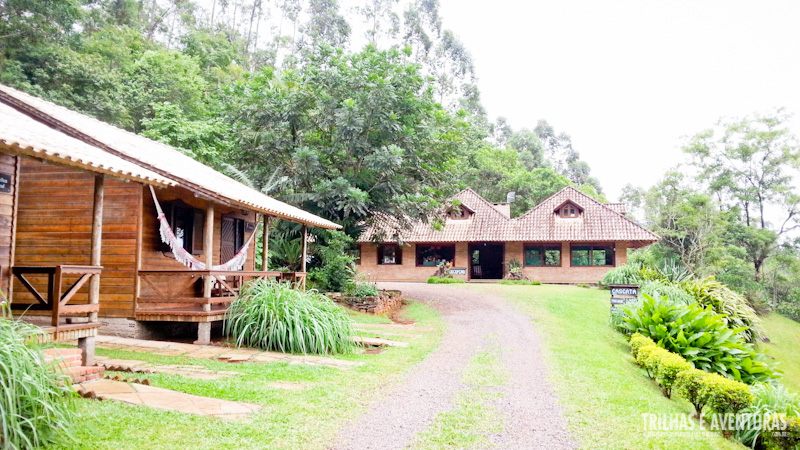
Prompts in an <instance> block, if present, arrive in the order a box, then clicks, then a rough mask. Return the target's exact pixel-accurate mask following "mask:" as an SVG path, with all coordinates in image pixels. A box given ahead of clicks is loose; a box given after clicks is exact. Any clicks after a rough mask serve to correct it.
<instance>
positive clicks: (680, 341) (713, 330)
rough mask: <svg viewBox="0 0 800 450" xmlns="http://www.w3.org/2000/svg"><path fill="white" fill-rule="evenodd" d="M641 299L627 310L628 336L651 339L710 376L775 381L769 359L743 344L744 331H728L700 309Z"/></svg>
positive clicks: (714, 316)
mask: <svg viewBox="0 0 800 450" xmlns="http://www.w3.org/2000/svg"><path fill="white" fill-rule="evenodd" d="M642 297H643V300H642V302H641V304H640V305H638V306H637V307H628V308H626V309H625V313H626V314H627V317H625V318H623V323H622V327H623V328H624V329H625V330H626V331H627V332H628V333H635V332H638V333H641V334H643V335H645V336H648V337H650V338H651V339H653V341H655V342H656V344H658V346H659V347H663V348H665V349H667V350H669V351H672V352H675V353H678V354H679V355H681V356H683V357H684V358H685V359H686V360H687V361H689V362H690V363H691V364H692V365H693V366H694V367H695V368H698V369H702V370H705V371H707V372H715V373H719V374H721V375H724V376H727V377H730V378H732V379H734V380H739V381H743V382H745V383H747V384H754V383H758V382H765V381H770V380H773V379H775V378H776V374H775V373H774V371H773V369H772V368H771V367H770V365H769V364H767V362H766V357H765V356H764V355H763V354H762V353H760V352H758V351H756V350H755V349H754V348H753V346H752V345H751V344H748V343H746V342H744V341H743V340H742V338H741V337H740V336H739V335H738V333H740V332H741V331H742V330H741V329H730V328H728V327H727V325H726V323H725V321H724V320H723V319H724V316H722V315H719V314H717V313H715V312H714V311H712V310H711V309H710V308H706V309H704V308H701V307H700V306H699V305H685V304H683V303H680V302H672V301H670V300H668V299H658V300H657V299H654V298H653V297H650V296H648V295H643V296H642Z"/></svg>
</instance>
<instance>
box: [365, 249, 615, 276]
mask: <svg viewBox="0 0 800 450" xmlns="http://www.w3.org/2000/svg"><path fill="white" fill-rule="evenodd" d="M578 245H580V244H578ZM614 247H615V251H614V260H615V265H616V266H621V265H624V264H625V263H627V261H628V246H627V244H626V243H625V242H617V243H616V244H615V246H614ZM523 248H524V244H523V243H522V242H507V243H506V246H505V258H504V259H505V262H506V263H508V262H509V261H511V260H512V259H517V260H518V261H520V262H524V260H525V258H524V254H523ZM455 267H457V268H466V269H469V250H468V244H467V243H466V242H459V243H458V244H456V260H455ZM611 269H612V267H591V266H590V267H571V260H570V243H569V242H562V243H561V267H526V268H524V269H523V273H524V274H525V276H526V277H528V278H529V279H531V280H537V281H541V282H543V283H596V282H598V281H599V280H600V279H602V278H603V276H604V275H605V274H606V273H607V272H608V271H609V270H611ZM358 270H359V271H360V272H362V273H367V274H369V277H370V279H372V280H375V281H425V280H427V279H428V277H431V276H433V274H434V273H435V272H436V268H435V267H427V266H426V267H417V266H416V246H415V245H414V244H406V245H405V246H404V247H403V261H402V264H400V265H379V264H378V250H377V246H375V245H373V244H361V265H359V266H358ZM467 273H469V270H467ZM455 278H461V279H464V280H466V279H467V276H456V277H455Z"/></svg>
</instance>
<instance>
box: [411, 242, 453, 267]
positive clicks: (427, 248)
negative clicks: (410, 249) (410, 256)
mask: <svg viewBox="0 0 800 450" xmlns="http://www.w3.org/2000/svg"><path fill="white" fill-rule="evenodd" d="M455 259H456V246H455V245H417V266H433V267H435V266H437V265H438V264H439V263H443V262H449V263H450V264H454V261H455Z"/></svg>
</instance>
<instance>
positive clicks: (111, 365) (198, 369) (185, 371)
mask: <svg viewBox="0 0 800 450" xmlns="http://www.w3.org/2000/svg"><path fill="white" fill-rule="evenodd" d="M95 360H96V361H97V363H98V364H99V365H101V366H103V367H105V369H106V370H114V371H118V372H133V373H167V374H172V375H180V376H183V377H186V378H196V379H198V380H218V379H220V378H227V377H232V376H235V375H241V374H240V373H239V372H232V371H230V370H211V369H206V368H205V367H203V366H192V365H174V364H167V365H156V364H150V363H148V362H146V361H137V360H135V359H111V358H107V357H105V356H97V357H96V358H95Z"/></svg>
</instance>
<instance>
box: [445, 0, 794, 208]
mask: <svg viewBox="0 0 800 450" xmlns="http://www.w3.org/2000/svg"><path fill="white" fill-rule="evenodd" d="M440 1H441V13H442V16H443V18H444V26H445V28H448V29H451V30H453V31H454V32H455V33H456V34H457V35H458V36H459V37H460V38H461V39H462V40H463V41H464V43H465V44H466V46H467V48H468V49H469V50H470V52H471V53H472V56H473V59H474V61H475V64H476V67H477V73H478V77H479V81H478V85H479V87H480V89H481V93H482V100H483V103H484V105H485V106H486V108H487V111H488V113H489V116H490V117H491V118H492V119H494V118H495V117H496V116H500V115H502V116H505V117H507V118H508V119H509V122H510V124H511V126H512V127H514V128H515V129H519V128H523V127H528V128H533V127H534V126H535V125H536V122H537V121H538V120H539V119H541V118H544V119H547V121H548V122H549V123H550V124H551V125H553V126H554V127H555V129H556V131H558V132H561V131H566V132H567V133H569V134H570V135H571V136H572V141H573V144H574V147H575V149H576V150H578V151H579V152H580V154H581V157H582V158H583V159H584V160H586V161H587V162H588V163H589V164H590V165H591V168H592V174H593V175H594V176H596V177H598V178H599V179H600V182H601V183H602V185H603V187H604V188H605V191H606V194H607V196H608V198H609V200H615V199H616V198H617V196H618V195H619V193H620V190H621V188H622V187H623V186H624V185H625V184H627V183H632V184H634V185H638V186H644V187H647V186H650V185H651V184H653V183H654V182H655V181H657V180H658V179H659V178H660V177H661V174H662V173H663V172H664V171H665V170H666V169H667V168H669V167H671V166H673V165H674V164H676V163H678V162H680V161H681V160H682V159H683V155H682V152H681V151H680V145H681V142H682V137H683V136H687V135H691V134H694V133H696V132H699V131H701V130H703V129H705V128H708V127H711V126H712V125H713V124H714V123H716V121H717V120H718V119H719V118H720V117H722V116H726V117H731V116H733V117H740V116H744V115H747V114H751V113H753V112H756V111H760V112H767V111H769V110H771V109H773V108H775V107H781V106H782V107H786V108H787V109H788V110H789V111H790V112H793V113H795V114H798V113H800V88H798V82H800V58H799V57H798V56H800V51H799V50H800V25H798V19H799V18H800V2H798V1H780V2H779V1H763V0H762V1H755V0H753V1H732V0H727V1H707V0H703V1H659V2H656V1H643V0H636V1H633V0H629V1H620V0H613V1H610V0H609V1H596V0H582V1H579V0H549V1H514V0H492V1H481V0H440ZM792 125H793V129H794V130H795V134H798V135H800V117H797V116H796V117H795V118H794V121H793V123H792Z"/></svg>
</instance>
